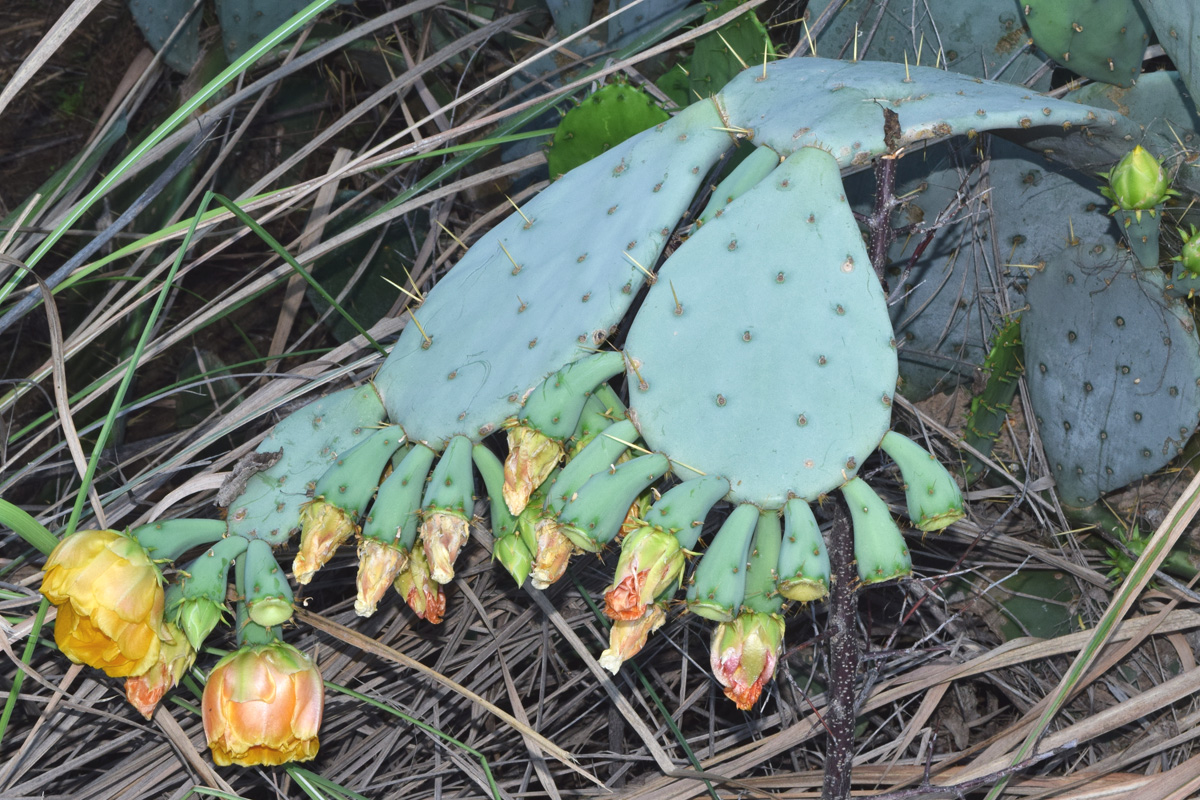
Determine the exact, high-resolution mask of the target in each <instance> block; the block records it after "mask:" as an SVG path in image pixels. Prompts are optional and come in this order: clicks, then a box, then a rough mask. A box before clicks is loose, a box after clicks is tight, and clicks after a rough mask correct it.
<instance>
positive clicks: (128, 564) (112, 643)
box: [41, 531, 165, 678]
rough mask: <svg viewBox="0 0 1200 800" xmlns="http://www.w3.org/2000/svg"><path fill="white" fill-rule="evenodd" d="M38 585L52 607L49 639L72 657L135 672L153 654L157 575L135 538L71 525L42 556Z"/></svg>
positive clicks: (158, 629) (109, 670) (112, 672)
mask: <svg viewBox="0 0 1200 800" xmlns="http://www.w3.org/2000/svg"><path fill="white" fill-rule="evenodd" d="M45 570H46V574H45V576H44V577H43V578H42V587H41V592H42V594H44V595H45V596H46V599H47V600H49V601H50V602H51V603H53V604H54V605H55V606H57V607H58V617H57V619H56V620H55V622H54V641H55V643H56V644H57V645H58V649H59V650H61V651H62V652H63V654H64V655H66V656H67V658H69V659H71V661H73V662H75V663H76V664H87V665H88V666H90V667H95V668H96V669H102V670H104V672H105V673H106V674H107V675H109V676H110V677H113V678H124V677H128V676H130V675H141V674H142V673H144V672H145V671H146V670H148V669H150V667H151V666H153V665H154V663H155V662H156V661H157V660H158V656H159V649H160V646H161V640H162V635H161V634H162V630H163V605H164V603H165V594H164V592H163V588H162V576H161V575H160V574H159V572H158V568H157V567H156V566H155V565H154V562H153V561H151V560H150V556H149V555H148V554H147V552H146V550H145V548H144V547H142V546H141V545H140V544H138V542H137V540H135V539H133V538H132V537H129V536H126V535H124V534H121V533H118V532H117V531H78V532H76V533H74V534H72V535H70V536H68V537H67V538H65V539H63V540H62V541H61V542H59V544H58V546H57V547H55V548H54V550H53V552H51V553H50V557H49V558H48V559H47V560H46V567H45Z"/></svg>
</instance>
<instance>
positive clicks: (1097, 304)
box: [1021, 241, 1200, 506]
mask: <svg viewBox="0 0 1200 800" xmlns="http://www.w3.org/2000/svg"><path fill="white" fill-rule="evenodd" d="M1163 284H1164V281H1163V275H1162V273H1161V272H1160V271H1159V270H1142V269H1138V268H1136V267H1135V266H1134V263H1133V259H1132V257H1131V256H1130V255H1129V253H1128V252H1127V251H1125V250H1122V249H1118V248H1117V247H1115V246H1114V244H1113V243H1112V242H1111V241H1110V242H1108V243H1106V244H1104V245H1091V244H1088V245H1080V246H1077V247H1070V248H1067V249H1066V250H1064V251H1062V252H1061V253H1060V254H1059V255H1058V256H1057V257H1055V258H1053V259H1051V260H1050V261H1049V262H1048V263H1047V264H1046V267H1045V269H1044V270H1043V271H1041V272H1039V273H1036V274H1034V275H1033V276H1031V277H1030V279H1029V287H1028V292H1027V295H1028V302H1029V310H1028V311H1026V312H1025V314H1024V315H1023V316H1022V318H1021V339H1022V341H1023V342H1024V345H1025V372H1026V375H1027V376H1028V381H1029V393H1030V399H1031V400H1032V404H1033V411H1034V414H1035V415H1036V418H1037V421H1038V432H1039V434H1040V436H1041V439H1042V443H1043V445H1044V446H1045V449H1046V457H1047V458H1048V459H1049V462H1050V468H1051V470H1052V471H1053V475H1054V479H1055V480H1056V481H1057V482H1058V493H1059V497H1060V498H1061V499H1062V501H1063V502H1064V503H1066V504H1068V505H1072V506H1084V505H1088V504H1090V503H1092V502H1094V501H1095V500H1096V499H1097V498H1099V496H1100V495H1101V494H1103V493H1105V492H1108V491H1111V490H1113V489H1118V488H1120V487H1122V486H1125V485H1126V484H1128V483H1130V482H1131V481H1134V480H1137V479H1139V478H1141V477H1142V476H1143V475H1146V474H1149V473H1152V472H1154V471H1155V470H1157V469H1160V468H1161V467H1162V466H1164V465H1165V464H1166V463H1167V462H1168V461H1170V460H1171V459H1172V458H1173V457H1174V456H1175V455H1176V453H1177V452H1178V451H1179V448H1181V447H1182V446H1183V444H1184V442H1186V441H1187V440H1188V437H1190V436H1191V435H1192V432H1193V431H1194V429H1195V427H1196V422H1197V419H1198V415H1200V388H1198V387H1197V385H1196V377H1197V375H1200V341H1198V340H1197V337H1196V329H1195V323H1194V322H1193V320H1192V317H1191V315H1190V314H1189V313H1188V311H1187V308H1186V306H1184V305H1183V304H1182V303H1179V302H1177V301H1174V300H1170V299H1168V298H1166V297H1165V296H1164V286H1163Z"/></svg>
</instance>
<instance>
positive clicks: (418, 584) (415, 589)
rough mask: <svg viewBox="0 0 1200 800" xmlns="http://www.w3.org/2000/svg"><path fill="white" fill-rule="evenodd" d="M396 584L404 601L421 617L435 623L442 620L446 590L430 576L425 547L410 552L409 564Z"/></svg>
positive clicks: (398, 577)
mask: <svg viewBox="0 0 1200 800" xmlns="http://www.w3.org/2000/svg"><path fill="white" fill-rule="evenodd" d="M395 586H396V591H397V592H399V593H400V596H401V597H403V598H404V602H406V603H408V607H409V608H411V609H412V610H413V613H414V614H416V615H417V616H418V617H419V618H421V619H423V620H425V621H426V622H431V623H433V624H434V625H437V624H439V623H440V622H441V621H442V617H443V616H444V615H445V613H446V592H445V591H443V590H442V585H441V584H440V583H438V582H437V581H435V580H433V578H431V577H430V576H429V562H427V561H426V560H425V548H423V547H414V548H413V550H412V552H411V553H409V554H408V566H407V567H405V568H404V569H403V570H401V571H400V574H399V575H397V576H396V583H395Z"/></svg>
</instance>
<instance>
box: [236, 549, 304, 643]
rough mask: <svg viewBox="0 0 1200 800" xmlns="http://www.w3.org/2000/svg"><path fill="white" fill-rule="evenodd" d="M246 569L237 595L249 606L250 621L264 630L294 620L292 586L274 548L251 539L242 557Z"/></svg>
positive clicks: (247, 607)
mask: <svg viewBox="0 0 1200 800" xmlns="http://www.w3.org/2000/svg"><path fill="white" fill-rule="evenodd" d="M243 560H244V563H245V569H244V570H242V571H240V573H239V574H240V577H241V581H242V583H241V584H240V585H239V586H238V587H237V589H238V594H239V595H240V596H241V597H242V598H243V601H244V602H245V604H246V613H247V614H248V615H249V616H250V619H251V620H252V621H253V622H254V623H256V624H258V625H261V626H263V627H264V628H273V627H275V626H276V625H282V624H283V623H285V622H287V621H288V620H289V619H291V618H292V587H291V585H290V584H289V583H288V580H287V574H286V573H284V571H283V570H282V569H281V568H280V566H279V562H277V561H276V560H275V554H274V553H273V552H272V551H271V545H269V544H267V543H266V542H265V541H263V540H262V539H252V540H251V541H250V544H249V545H248V546H247V548H246V554H245V555H244V556H243Z"/></svg>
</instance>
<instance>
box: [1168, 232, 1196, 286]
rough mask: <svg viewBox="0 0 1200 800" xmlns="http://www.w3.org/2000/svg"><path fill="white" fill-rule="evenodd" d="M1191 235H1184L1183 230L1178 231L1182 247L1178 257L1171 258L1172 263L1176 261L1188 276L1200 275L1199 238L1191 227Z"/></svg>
mask: <svg viewBox="0 0 1200 800" xmlns="http://www.w3.org/2000/svg"><path fill="white" fill-rule="evenodd" d="M1191 228H1192V230H1191V233H1184V232H1183V229H1181V228H1180V229H1177V230H1179V237H1180V238H1181V239H1183V247H1182V248H1181V249H1180V251H1179V255H1177V256H1175V257H1173V258H1172V259H1171V260H1172V261H1178V262H1179V265H1180V266H1181V267H1183V269H1184V270H1186V271H1187V272H1188V273H1189V275H1192V276H1195V275H1200V236H1197V235H1196V233H1197V231H1196V226H1195V225H1192V226H1191Z"/></svg>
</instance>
